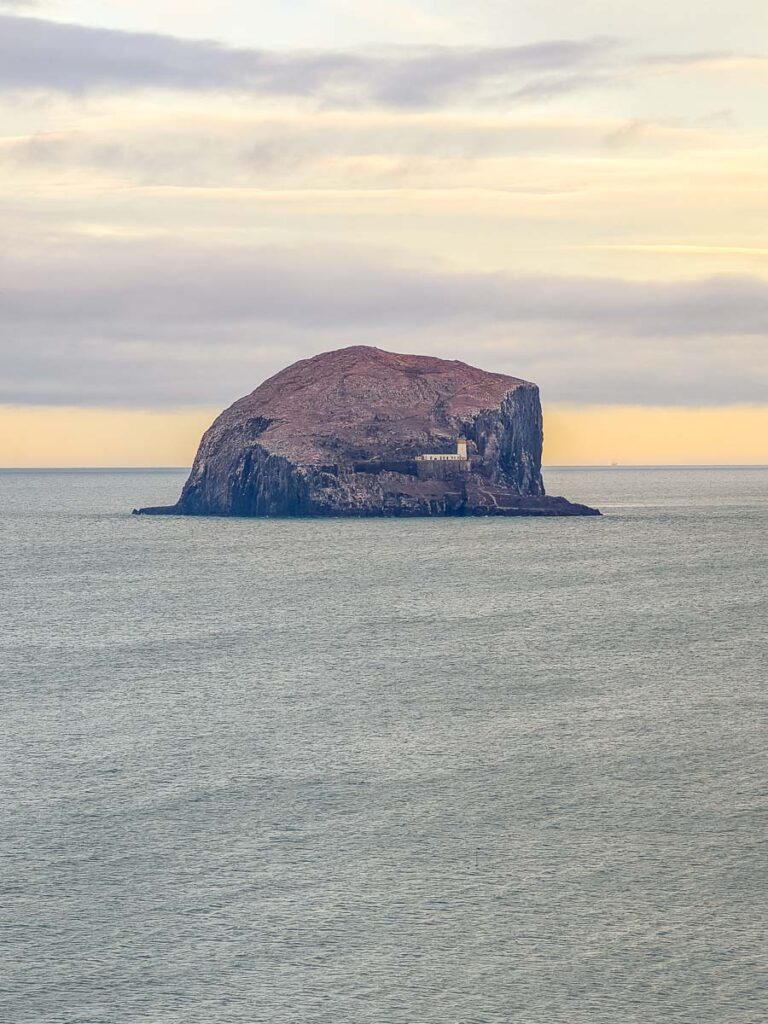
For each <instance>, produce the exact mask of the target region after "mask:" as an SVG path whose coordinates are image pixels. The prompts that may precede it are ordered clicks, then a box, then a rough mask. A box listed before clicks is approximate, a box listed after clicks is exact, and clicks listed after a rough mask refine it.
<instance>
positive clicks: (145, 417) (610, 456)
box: [0, 405, 768, 468]
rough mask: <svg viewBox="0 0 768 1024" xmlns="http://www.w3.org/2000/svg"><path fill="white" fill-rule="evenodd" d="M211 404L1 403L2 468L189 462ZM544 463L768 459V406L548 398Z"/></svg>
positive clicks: (696, 462) (694, 462) (211, 412)
mask: <svg viewBox="0 0 768 1024" xmlns="http://www.w3.org/2000/svg"><path fill="white" fill-rule="evenodd" d="M217 411H218V410H213V409H197V410H193V411H189V410H185V411H180V412H152V411H143V410H130V411H121V410H114V409H80V408H56V407H38V408H34V407H27V408H25V407H15V408H14V407H7V406H6V407H3V406H0V467H4V468H24V467H71V466H115V467H122V466H188V465H190V464H191V462H192V459H193V457H194V454H195V451H196V449H197V444H198V442H199V440H200V437H201V435H202V433H203V431H204V430H205V429H206V428H207V427H208V426H209V425H210V423H211V421H212V420H213V418H214V416H215V415H216V412H217ZM544 428H545V438H546V439H545V446H544V463H545V464H546V465H550V466H553V465H556V466H578V465H610V464H611V463H613V462H617V463H619V464H621V465H726V464H731V465H732V464H735V465H768V408H765V407H761V406H728V407H721V408H712V409H687V408H677V407H675V408H654V407H633V406H593V407H581V408H579V407H568V406H560V405H548V406H547V405H545V408H544Z"/></svg>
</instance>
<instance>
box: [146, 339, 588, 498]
mask: <svg viewBox="0 0 768 1024" xmlns="http://www.w3.org/2000/svg"><path fill="white" fill-rule="evenodd" d="M459 437H464V438H466V439H467V441H468V448H469V456H470V463H469V468H468V469H467V468H466V464H465V465H464V467H463V468H462V469H461V470H459V469H457V470H456V471H455V472H454V471H453V469H452V466H451V464H450V463H440V464H439V467H440V468H439V471H438V470H437V468H436V469H435V472H434V474H433V475H430V474H429V473H427V475H426V477H425V476H424V474H423V472H422V473H417V472H416V467H417V463H416V461H415V460H416V457H417V456H418V455H422V454H425V453H441V452H442V453H450V452H451V451H454V450H455V445H456V441H457V439H458V438H459ZM541 447H542V418H541V406H540V403H539V392H538V388H537V387H536V386H535V385H534V384H530V383H528V382H527V381H523V380H518V379H517V378H515V377H508V376H505V375H504V374H497V373H487V372H485V371H483V370H479V369H477V368H475V367H472V366H468V365H467V364H465V363H461V362H457V361H446V360H442V359H434V358H431V357H428V356H409V355H400V354H397V353H392V352H383V351H382V350H380V349H376V348H368V347H362V346H360V347H353V348H346V349H340V350H339V351H336V352H327V353H324V354H322V355H319V356H315V357H314V358H312V359H304V360H302V361H301V362H298V363H295V364H294V365H292V366H289V367H287V368H286V369H285V370H282V371H281V372H280V373H278V374H276V375H275V376H274V377H272V378H270V379H269V380H268V381H266V382H265V383H264V384H262V385H261V386H260V387H259V388H257V389H256V390H255V391H254V392H252V393H251V394H250V395H247V396H246V397H245V398H241V399H240V400H239V401H238V402H235V404H234V405H232V406H230V408H229V409H227V410H225V411H224V412H223V413H222V414H221V415H220V416H219V417H218V419H217V420H216V421H215V422H214V423H213V425H212V426H211V427H210V429H209V430H208V431H207V432H206V433H205V435H204V436H203V439H202V441H201V443H200V448H199V450H198V453H197V457H196V458H195V463H194V466H193V467H192V472H191V474H190V477H189V479H188V480H187V483H186V484H185V486H184V490H183V491H182V494H181V497H180V499H179V501H178V503H177V504H176V505H174V506H171V507H169V508H151V509H142V510H141V511H142V512H144V513H153V514H179V515H237V516H276V515H310V516H313V515H314V516H322V515H588V514H595V512H594V510H593V509H587V508H586V507H585V506H581V505H571V504H570V503H569V502H567V501H565V499H562V498H549V497H546V496H545V494H544V485H543V483H542V479H541ZM423 469H424V467H423V466H422V470H423Z"/></svg>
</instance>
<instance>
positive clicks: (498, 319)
mask: <svg viewBox="0 0 768 1024" xmlns="http://www.w3.org/2000/svg"><path fill="white" fill-rule="evenodd" d="M24 251H25V250H24V249H23V247H21V248H20V250H19V251H17V252H15V253H13V254H12V256H11V257H10V258H8V259H7V264H6V268H5V275H4V281H5V284H4V287H3V293H2V296H1V299H2V304H3V309H4V320H3V327H2V332H1V333H0V354H1V355H2V359H3V366H4V374H3V383H2V386H1V387H0V402H5V403H19V404H30V403H31V404H34V403H43V404H45V403H49V404H50V403H60V404H93V405H106V404H116V405H128V406H163V405H178V404H185V403H186V404H206V405H210V404H216V403H222V402H225V401H227V400H231V399H233V398H235V397H236V396H237V395H238V394H240V393H242V392H243V391H244V390H247V389H248V388H250V387H254V386H256V385H257V384H258V383H259V381H260V380H262V379H263V378H264V377H265V376H266V375H268V374H269V373H271V372H274V371H275V370H276V369H278V368H279V367H280V366H281V365H284V364H285V363H287V362H290V361H292V360H293V359H297V358H301V357H302V356H305V355H307V354H310V353H312V352H317V351H321V350H323V349H328V348H338V347H340V346H342V345H347V344H359V343H366V344H377V345H380V346H382V347H385V348H393V349H396V350H400V351H403V350H405V351H409V350H410V351H420V350H421V351H429V352H433V353H435V354H441V355H445V356H450V357H455V358H464V359H468V360H469V361H475V362H479V363H480V364H481V365H485V366H488V367H489V368H494V369H500V370H506V371H508V372H512V373H515V374H517V375H519V376H523V377H528V378H529V379H533V380H536V381H537V382H538V383H539V384H540V385H541V386H542V389H543V392H544V394H545V395H546V397H547V399H548V400H549V401H575V402H593V403H594V402H597V403H600V402H607V403H615V402H636V403H649V404H663V403H669V404H675V403H680V404H689V405H690V404H702V405H706V404H726V403H729V402H750V401H751V402H759V401H762V400H763V399H764V396H765V394H766V387H767V386H768V365H766V364H767V362H768V361H767V360H766V347H765V340H764V339H765V335H766V332H768V283H766V282H765V281H762V280H759V279H756V278H737V277H716V278H711V279H708V280H698V281H692V282H679V283H673V284H669V283H667V284H663V283H660V282H657V281H647V282H630V281H624V280H620V279H596V278H589V277H546V276H528V277H526V276H513V275H509V274H487V273H485V274H483V273H455V272H449V271H445V270H441V269H435V268H432V269H424V268H414V267H405V266H402V265H399V264H398V263H396V262H394V261H393V260H392V259H391V258H390V257H388V256H387V255H386V254H385V253H374V252H371V251H362V250H360V251H350V250H344V249H328V248H322V249H320V248H316V249H313V248H305V249H303V250H298V249H293V248H259V249H245V248H236V247H229V248H228V247H224V246H219V247H204V246H202V245H199V246H198V247H196V248H195V247H190V246H189V245H182V244H181V243H176V242H173V241H170V240H163V239H155V240H153V241H148V240H137V241H133V242H125V241H123V242H116V241H114V240H108V239H83V238H80V239H75V238H70V239H68V240H66V241H62V240H60V241H59V243H58V245H49V246H48V248H47V251H45V252H44V253H43V254H42V255H41V250H40V248H39V247H37V246H34V245H33V246H32V247H31V249H30V250H29V251H30V255H29V256H28V257H25V255H24Z"/></svg>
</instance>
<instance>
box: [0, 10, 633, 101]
mask: <svg viewBox="0 0 768 1024" xmlns="http://www.w3.org/2000/svg"><path fill="white" fill-rule="evenodd" d="M615 50H616V43H615V42H614V41H613V40H610V39H603V38H595V39H586V40H550V41H545V42H540V43H535V44H530V45H525V46H508V47H495V48H494V47H485V48H478V47H455V48H450V47H403V48H389V49H387V50H383V51H380V52H376V53H362V52H360V53H343V52H332V51H316V52H310V51H304V52H291V53H289V52H286V53H280V52H277V51H267V50H255V49H236V48H232V47H227V46H224V45H222V44H219V43H216V42H210V41H194V40H187V39H181V38H177V37H174V36H168V35H159V34H153V33H139V32H121V31H115V30H111V29H103V28H90V27H85V26H80V25H71V24H62V23H58V22H53V21H47V20H43V19H39V18H23V17H12V16H7V15H0V88H2V89H5V90H19V89H25V90H30V89H31V90H48V91H55V92H63V93H70V94H81V93H87V92H92V91H96V90H101V91H115V90H118V91H125V90H137V89H158V88H159V89H177V90H198V91H201V90H208V91H210V90H216V91H226V92H244V93H247V94H251V95H258V96H266V97H292V98H299V99H309V98H311V99H313V100H316V101H318V102H321V103H325V104H344V105H348V106H358V105H378V106H389V107H396V108H409V107H419V106H428V105H440V104H443V103H446V102H448V101H449V100H455V99H459V100H462V101H464V100H467V99H470V98H471V97H472V95H473V94H474V93H478V92H479V93H485V94H497V95H502V96H507V97H509V96H510V95H512V94H513V93H514V91H515V89H517V90H518V91H519V90H525V89H526V88H527V89H529V90H530V97H535V95H536V81H537V78H538V76H541V75H544V76H547V78H546V80H547V81H549V80H550V76H552V75H567V74H573V75H574V77H573V79H572V81H571V83H570V84H568V79H567V78H560V79H559V82H560V85H559V86H558V87H557V89H558V91H562V90H563V89H566V90H567V89H574V88H580V87H581V85H582V84H583V81H585V80H586V81H589V80H590V75H591V73H592V71H593V70H594V68H595V67H596V66H599V65H602V64H604V63H605V62H606V61H607V60H609V59H610V58H611V56H612V55H613V53H614V51H615ZM581 75H584V76H585V77H584V79H582V77H580V76H581ZM552 88H553V86H552V85H549V86H546V85H542V87H541V92H542V96H543V95H544V94H545V93H547V94H549V92H551V90H552ZM523 94H524V93H521V96H522V95H523Z"/></svg>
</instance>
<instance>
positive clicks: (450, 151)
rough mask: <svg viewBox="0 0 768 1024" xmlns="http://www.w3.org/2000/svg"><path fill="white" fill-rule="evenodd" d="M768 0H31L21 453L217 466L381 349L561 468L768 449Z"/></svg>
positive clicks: (18, 80) (7, 250)
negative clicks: (512, 386) (535, 389)
mask: <svg viewBox="0 0 768 1024" xmlns="http://www.w3.org/2000/svg"><path fill="white" fill-rule="evenodd" d="M766 84H768V5H766V4H764V2H763V0H729V2H727V3H726V2H723V0H696V2H695V3H694V2H693V0H675V3H670V2H669V0H665V2H662V0H648V2H646V3H644V4H642V5H639V4H636V3H635V2H634V0H633V2H628V0H584V2H582V3H580V4H573V3H571V2H570V0H536V2H533V0H521V2H509V0H506V2H501V0H473V2H471V3H470V2H468V0H439V2H437V0H435V2H424V0H421V2H414V3H405V2H399V0H391V2H388V3H387V4H381V3H377V4H373V3H370V2H368V0H281V2H271V0H267V2H260V3H259V4H253V3H249V2H245V0H217V2H215V3H214V2H212V0H211V2H208V0H200V2H198V3H195V4H194V5H190V4H188V3H186V2H185V3H181V2H176V0H153V2H152V3H149V2H145V0H112V2H108V0H102V2H99V0H50V2H43V0H40V2H37V3H36V2H33V0H26V2H25V0H13V2H11V0H5V2H3V0H0V185H1V186H2V188H0V243H1V248H0V294H1V295H2V317H1V318H0V353H1V354H2V359H3V366H4V373H3V374H2V375H1V376H0V466H65V465H82V466H91V465H93V466H96V465H100V466H103V465H115V466H118V465H145V466H151V465H186V464H188V463H189V462H190V461H191V458H192V456H193V454H194V450H195V448H196V445H197V442H198V440H199V436H200V433H201V432H202V430H203V429H204V428H205V427H206V426H207V425H208V423H209V422H210V421H211V419H212V418H213V416H214V415H215V414H216V413H217V412H218V411H220V409H222V408H223V407H225V406H226V405H228V404H230V403H231V402H232V401H233V400H235V399H236V398H238V397H239V396H241V395H242V394H244V393H247V392H249V391H251V390H253V389H254V388H255V387H256V386H257V385H258V384H259V383H260V382H261V381H262V380H264V379H265V378H266V377H268V376H270V375H271V374H272V373H274V372H276V371H277V370H278V369H280V368H281V367H282V366H285V365H286V364H288V363H290V362H293V361H294V360H296V359H300V358H303V357H305V356H307V355H311V354H314V353H317V352H321V351H324V350H328V349H333V348H340V347H342V346H344V345H350V344H371V345H378V346H380V347H382V348H386V349H390V350H394V351H404V352H420V353H429V354H433V355H439V356H443V357H445V358H451V359H463V360H465V361H467V362H470V363H473V364H475V365H479V366H482V367H484V368H487V369H490V370H500V371H503V372H506V373H510V374H513V375H515V376H519V377H524V378H527V379H529V380H533V381H535V382H536V383H537V384H539V386H540V388H541V393H542V401H543V404H544V410H545V462H546V463H549V464H562V465H565V464H605V463H611V462H618V463H622V464H643V463H650V464H664V463H668V464H680V463H683V464H717V463H736V464H754V463H758V464H765V463H768V344H767V343H766V333H767V332H768V241H767V239H768V231H767V230H766V228H768V190H766V188H765V181H766V176H767V174H768V106H767V105H766V104H765V102H764V97H765V87H766Z"/></svg>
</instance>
